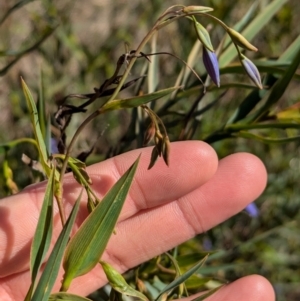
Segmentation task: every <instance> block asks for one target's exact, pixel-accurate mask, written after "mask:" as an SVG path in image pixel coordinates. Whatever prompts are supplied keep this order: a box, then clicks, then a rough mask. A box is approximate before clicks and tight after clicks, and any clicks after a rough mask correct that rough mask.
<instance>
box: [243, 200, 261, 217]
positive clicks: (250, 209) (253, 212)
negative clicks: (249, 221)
mask: <svg viewBox="0 0 300 301" xmlns="http://www.w3.org/2000/svg"><path fill="white" fill-rule="evenodd" d="M245 210H246V212H247V213H248V214H249V215H250V216H251V217H258V216H259V209H258V208H257V206H256V204H255V203H250V204H249V205H248V206H247V207H246V208H245Z"/></svg>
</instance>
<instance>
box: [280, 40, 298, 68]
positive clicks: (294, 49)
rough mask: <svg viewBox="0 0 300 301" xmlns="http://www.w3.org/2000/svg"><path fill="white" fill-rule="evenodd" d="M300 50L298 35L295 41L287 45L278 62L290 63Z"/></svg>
mask: <svg viewBox="0 0 300 301" xmlns="http://www.w3.org/2000/svg"><path fill="white" fill-rule="evenodd" d="M299 49H300V35H299V36H298V37H297V38H296V40H295V41H294V42H293V43H292V44H291V45H289V47H288V48H287V49H286V50H285V51H284V53H283V54H281V55H280V57H279V61H280V62H281V61H283V62H285V61H289V62H290V61H292V59H293V58H294V57H295V56H296V54H297V53H298V51H299Z"/></svg>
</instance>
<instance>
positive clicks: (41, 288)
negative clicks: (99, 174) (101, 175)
mask: <svg viewBox="0 0 300 301" xmlns="http://www.w3.org/2000/svg"><path fill="white" fill-rule="evenodd" d="M81 196H82V191H81V193H80V195H79V196H78V198H77V200H76V203H75V205H74V207H73V209H72V211H71V213H70V216H69V217H68V220H67V222H66V224H65V225H64V227H63V229H62V231H61V233H60V235H59V237H58V239H57V241H56V243H55V245H54V248H53V250H52V252H51V254H50V256H49V259H48V261H47V263H46V266H45V269H44V271H43V274H42V276H41V278H40V280H39V282H38V284H37V287H36V289H35V292H34V294H33V297H32V299H31V301H48V298H49V296H50V293H51V290H52V288H53V285H54V283H55V281H56V278H57V275H58V271H59V268H60V265H61V261H62V258H63V254H64V251H65V248H66V245H67V243H68V241H69V238H70V233H71V230H72V228H73V225H74V222H75V218H76V215H77V212H78V208H79V204H80V200H81Z"/></svg>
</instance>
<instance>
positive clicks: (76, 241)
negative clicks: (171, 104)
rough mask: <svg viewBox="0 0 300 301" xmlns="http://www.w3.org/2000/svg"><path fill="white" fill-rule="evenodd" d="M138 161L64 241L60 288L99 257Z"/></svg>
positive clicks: (93, 263)
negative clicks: (66, 241) (77, 228)
mask: <svg viewBox="0 0 300 301" xmlns="http://www.w3.org/2000/svg"><path fill="white" fill-rule="evenodd" d="M138 162H139V158H138V159H137V160H136V161H135V163H134V164H133V165H132V166H131V167H130V168H129V169H128V171H127V172H126V173H125V174H124V175H123V176H122V177H121V178H120V179H119V180H118V181H117V182H116V184H115V185H114V186H113V188H111V189H110V191H109V192H108V193H107V194H106V195H105V197H104V198H103V200H102V202H101V203H100V204H99V205H98V206H97V207H96V208H95V209H94V211H92V212H91V214H90V215H89V216H88V217H87V219H86V220H85V221H84V222H83V223H82V225H81V227H80V228H79V230H78V231H77V232H76V234H75V235H74V237H73V238H72V239H71V241H70V243H69V244H68V246H67V249H66V253H65V256H64V260H63V267H64V269H65V274H64V279H63V283H62V290H63V291H66V290H67V289H68V287H69V286H70V283H71V281H72V280H73V279H74V278H75V277H77V276H80V275H83V274H85V273H87V272H89V271H90V270H91V269H92V268H93V267H94V266H95V265H96V264H97V263H98V261H99V260H100V257H101V255H102V254H103V252H104V250H105V248H106V245H107V243H108V240H109V238H110V236H111V234H112V233H113V231H114V228H115V225H116V223H117V220H118V217H119V214H120V212H121V209H122V207H123V204H124V202H125V199H126V196H127V194H128V191H129V188H130V186H131V183H132V181H133V177H134V174H135V171H136V169H137V166H138Z"/></svg>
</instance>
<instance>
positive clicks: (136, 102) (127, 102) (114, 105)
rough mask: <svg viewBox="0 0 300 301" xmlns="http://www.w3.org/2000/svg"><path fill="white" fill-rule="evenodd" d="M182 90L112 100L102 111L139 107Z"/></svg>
mask: <svg viewBox="0 0 300 301" xmlns="http://www.w3.org/2000/svg"><path fill="white" fill-rule="evenodd" d="M181 88H182V87H181V86H177V87H172V88H167V89H163V90H159V91H157V92H154V93H151V94H146V95H142V96H137V97H132V98H127V99H116V100H112V101H109V102H107V103H106V104H105V105H104V106H103V107H102V108H101V109H102V112H107V111H111V110H118V109H125V108H134V107H138V106H140V105H142V104H145V103H147V102H150V101H153V100H156V99H159V98H161V97H163V96H166V95H168V94H170V93H172V92H173V91H175V90H178V89H181Z"/></svg>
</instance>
